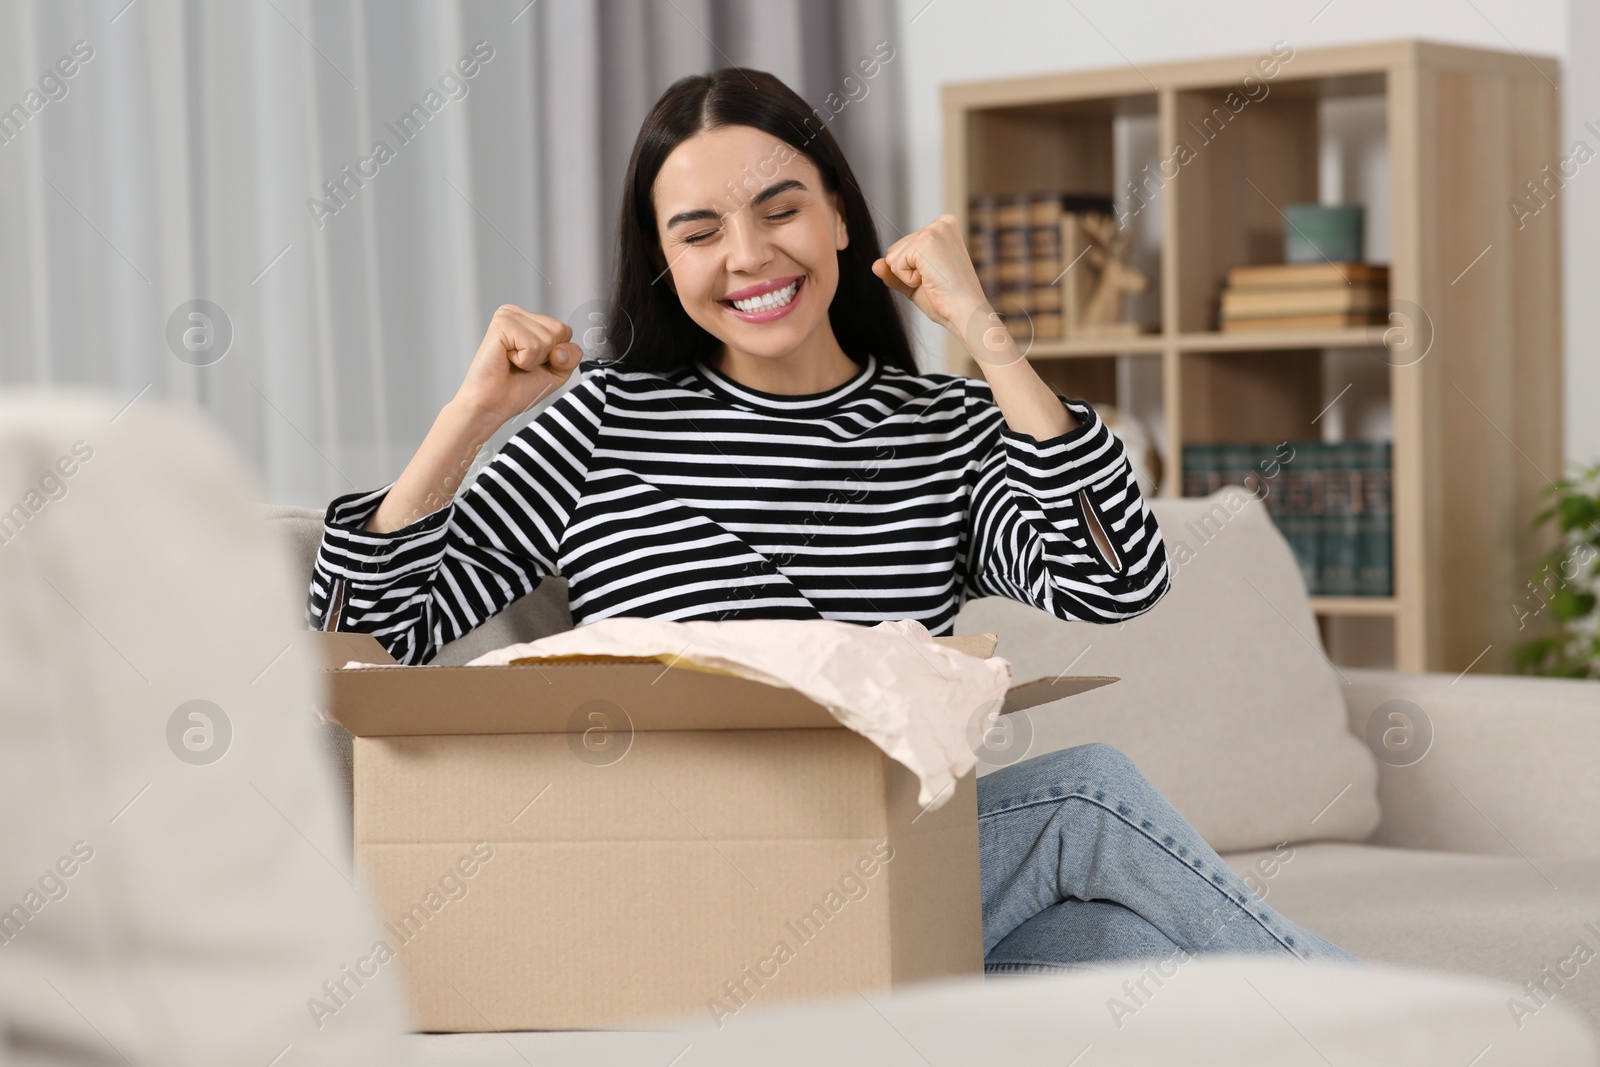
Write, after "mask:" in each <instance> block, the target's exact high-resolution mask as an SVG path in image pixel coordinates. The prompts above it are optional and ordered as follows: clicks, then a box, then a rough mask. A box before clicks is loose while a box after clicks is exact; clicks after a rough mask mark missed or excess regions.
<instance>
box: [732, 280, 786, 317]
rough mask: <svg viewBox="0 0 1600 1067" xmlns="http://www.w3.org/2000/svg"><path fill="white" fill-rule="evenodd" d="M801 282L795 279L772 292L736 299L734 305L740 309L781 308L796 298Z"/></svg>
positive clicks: (764, 309)
mask: <svg viewBox="0 0 1600 1067" xmlns="http://www.w3.org/2000/svg"><path fill="white" fill-rule="evenodd" d="M799 288H800V282H799V280H798V279H797V280H795V281H792V282H790V283H789V284H788V285H786V286H784V287H783V288H782V289H777V290H774V291H773V292H770V293H762V294H761V295H760V296H753V297H751V298H750V299H749V300H735V301H733V306H734V307H736V308H738V309H739V310H740V311H766V310H767V309H768V308H781V307H783V305H785V304H787V303H788V302H789V301H791V300H793V299H794V294H795V293H796V292H797V291H798V290H799Z"/></svg>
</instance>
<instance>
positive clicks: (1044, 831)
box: [978, 744, 1359, 974]
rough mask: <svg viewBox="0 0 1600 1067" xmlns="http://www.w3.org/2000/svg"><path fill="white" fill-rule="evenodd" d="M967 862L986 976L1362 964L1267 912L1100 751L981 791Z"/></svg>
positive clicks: (1032, 766) (1117, 756) (1029, 769)
mask: <svg viewBox="0 0 1600 1067" xmlns="http://www.w3.org/2000/svg"><path fill="white" fill-rule="evenodd" d="M978 856H979V867H980V871H981V875H982V881H983V952H984V969H985V970H986V971H987V972H988V973H990V974H1003V973H1029V972H1049V971H1058V970H1065V969H1071V968H1072V967H1074V966H1076V965H1081V964H1087V963H1092V962H1095V961H1104V960H1133V959H1153V958H1162V957H1172V956H1174V955H1176V954H1179V953H1190V954H1198V953H1202V952H1257V953H1280V952H1282V953H1288V954H1289V955H1292V956H1296V957H1298V958H1300V959H1302V960H1319V961H1320V960H1335V961H1339V962H1342V963H1357V962H1359V961H1358V960H1356V958H1355V957H1354V956H1351V955H1350V954H1349V953H1348V952H1345V951H1344V950H1343V949H1341V948H1339V947H1338V946H1337V945H1334V944H1332V943H1331V942H1329V941H1325V940H1323V939H1322V938H1320V937H1318V936H1317V935H1316V934H1313V933H1311V932H1310V931H1309V930H1305V929H1303V928H1301V927H1299V926H1296V925H1295V924H1293V923H1291V922H1289V921H1288V920H1287V919H1285V918H1283V917H1282V916H1281V915H1279V914H1277V913H1276V912H1274V911H1273V910H1272V909H1271V908H1269V907H1267V906H1266V904H1265V903H1263V902H1262V900H1261V898H1260V897H1258V896H1256V894H1255V893H1254V892H1253V891H1252V890H1251V889H1250V888H1249V887H1248V886H1246V885H1245V883H1244V881H1243V880H1242V879H1240V878H1239V877H1238V876H1237V875H1236V874H1234V873H1233V871H1232V870H1231V869H1230V868H1229V867H1228V865H1227V864H1225V863H1223V862H1222V859H1221V858H1220V857H1219V856H1218V855H1217V854H1216V853H1215V852H1213V851H1212V850H1211V847H1210V846H1209V845H1207V844H1206V843H1205V841H1204V840H1202V839H1201V837H1200V835H1199V834H1197V833H1195V831H1194V830H1193V829H1192V828H1191V827H1190V826H1189V824H1188V823H1187V822H1185V821H1184V819H1183V817H1182V816H1181V815H1179V814H1178V813H1177V811H1176V810H1175V809H1174V808H1173V807H1172V805H1171V804H1169V803H1167V801H1166V798H1164V797H1163V796H1162V795H1161V794H1160V793H1159V792H1158V791H1157V790H1156V788H1155V786H1153V785H1151V784H1150V782H1149V780H1148V779H1146V778H1145V776H1144V775H1143V774H1142V773H1140V771H1139V769H1138V768H1137V767H1135V766H1134V765H1133V761H1132V760H1130V759H1128V757H1127V756H1125V755H1123V754H1122V753H1121V752H1120V751H1119V750H1118V749H1115V748H1113V747H1111V746H1110V745H1101V744H1093V745H1079V746H1077V747H1076V748H1068V749H1062V750H1061V751H1059V752H1050V753H1047V754H1045V755H1041V756H1035V757H1033V758H1032V759H1026V760H1023V761H1022V762H1020V763H1017V764H1015V765H1013V766H1010V767H1006V768H1003V769H1002V770H998V771H994V772H993V773H991V774H988V775H985V776H984V777H982V778H980V779H978Z"/></svg>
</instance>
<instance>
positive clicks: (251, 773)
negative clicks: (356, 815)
mask: <svg viewBox="0 0 1600 1067" xmlns="http://www.w3.org/2000/svg"><path fill="white" fill-rule="evenodd" d="M119 406H120V404H119V403H117V402H110V401H102V400H99V399H90V398H87V397H82V396H72V397H63V396H61V395H49V394H40V393H31V392H30V393H16V392H13V393H5V394H0V508H10V507H11V506H12V505H13V504H14V503H15V504H20V506H21V507H22V509H23V512H22V513H21V515H20V516H16V515H14V525H13V527H11V528H9V529H8V530H7V531H6V537H5V538H4V540H5V543H4V544H0V590H3V593H0V597H3V600H4V606H5V609H4V611H0V678H3V679H5V684H4V685H3V686H0V810H4V811H5V812H6V813H7V815H6V817H5V818H3V819H0V894H4V896H3V897H0V908H9V907H11V905H12V904H13V903H20V904H21V905H22V906H23V907H24V909H25V912H24V916H23V917H14V918H13V922H14V923H15V924H16V927H15V929H12V930H11V931H10V932H9V933H8V935H7V941H6V943H5V944H3V945H0V1030H3V1033H4V1040H3V1041H0V1059H3V1060H4V1061H5V1062H6V1063H8V1064H13V1063H14V1064H23V1063H27V1064H42V1063H52V1064H57V1063H61V1064H64V1063H74V1064H79V1063H81V1064H89V1063H107V1064H109V1063H127V1064H130V1065H138V1067H145V1065H152V1067H154V1065H159V1067H172V1065H175V1064H225V1063H239V1064H259V1065H261V1067H266V1065H267V1064H269V1063H279V1064H282V1065H283V1067H287V1065H288V1064H297V1065H299V1064H327V1065H330V1067H331V1065H335V1064H338V1065H351V1064H374V1065H377V1064H382V1065H385V1067H387V1065H390V1064H397V1063H405V1062H409V1059H408V1058H407V1053H406V1047H405V1045H404V1044H403V1043H402V1038H401V1032H402V1030H403V1029H404V1027H405V1025H406V1019H405V1015H404V1009H403V1003H402V999H401V993H400V989H399V984H398V981H397V975H396V974H395V967H396V963H393V962H391V963H389V964H388V965H387V966H375V965H374V964H373V963H368V964H366V965H365V969H366V970H368V971H375V973H369V974H367V975H366V976H365V977H364V978H362V977H360V976H359V975H358V977H356V978H354V979H352V978H350V977H348V974H349V972H347V971H346V970H345V968H347V967H348V968H351V969H353V970H355V971H358V972H359V971H361V970H362V969H363V965H362V963H361V961H362V960H363V959H364V958H366V959H370V956H371V953H372V949H373V946H374V944H375V943H376V942H377V941H378V940H379V938H380V937H382V936H385V935H383V932H382V929H381V927H380V924H379V922H378V920H377V918H376V915H375V911H374V909H373V907H372V903H371V898H370V897H369V895H368V893H367V891H366V889H365V887H364V886H363V885H362V884H361V883H360V882H359V880H356V881H354V882H353V881H352V878H353V875H352V872H351V871H350V869H349V863H348V860H346V859H345V858H344V852H345V850H346V841H345V840H344V835H345V833H346V831H345V827H344V825H343V819H342V818H341V816H340V814H339V811H338V802H337V801H336V799H335V784H334V775H333V770H332V768H331V766H330V765H329V763H328V760H327V756H326V753H325V751H324V748H323V746H322V745H321V744H320V743H319V741H318V738H317V736H316V733H315V721H314V716H313V713H312V702H313V695H314V689H313V680H312V679H313V675H312V673H311V664H310V662H309V661H308V658H307V656H306V655H305V654H304V652H305V649H304V646H303V643H302V642H300V641H298V640H292V639H293V638H294V637H295V632H296V630H297V629H299V628H300V627H301V626H302V625H303V624H302V621H301V614H300V610H301V608H300V604H299V603H297V602H295V600H294V599H293V597H292V596H291V594H290V588H291V585H292V584H293V583H292V582H291V579H290V574H289V562H288V558H287V554H286V553H285V552H284V550H283V548H282V546H281V545H280V544H279V542H278V541H277V540H276V539H275V538H274V537H273V535H272V533H271V531H269V530H268V529H267V527H266V526H265V525H264V524H262V523H261V522H260V521H259V519H258V518H257V514H256V511H255V510H254V508H253V507H252V501H251V497H252V495H254V494H255V493H256V491H257V489H256V486H255V485H254V483H253V481H252V479H251V478H250V477H249V475H248V473H247V472H246V470H245V469H244V466H243V464H242V463H241V462H239V461H238V459H237V458H236V456H235V455H234V454H233V451H232V449H231V447H230V446H229V445H228V444H227V442H225V441H224V440H223V438H222V436H221V435H220V434H218V433H216V432H213V431H212V430H211V429H210V428H209V427H206V426H204V425H202V424H201V423H200V422H199V421H198V420H197V419H196V418H195V417H194V416H193V415H190V414H187V413H184V412H180V411H177V410H174V409H164V408H163V407H162V406H161V405H159V404H158V403H157V402H156V401H154V400H152V399H149V398H146V399H144V400H141V401H140V402H139V403H138V404H137V405H135V406H134V407H132V408H131V409H129V410H128V411H127V412H126V413H125V414H122V415H121V416H120V417H119V418H117V420H116V421H115V422H113V421H112V418H113V416H115V415H117V409H118V407H119ZM67 461H70V462H67ZM69 468H70V469H71V471H72V473H71V474H70V475H64V474H62V473H61V472H62V471H63V470H66V469H69ZM196 700H203V701H208V702H210V703H211V704H212V705H214V706H215V708H216V709H220V714H218V713H216V711H215V710H211V711H206V712H204V713H205V714H206V718H205V719H204V720H201V719H191V718H190V717H189V714H188V713H187V712H185V713H182V714H180V715H178V717H177V721H176V724H174V714H175V713H176V712H178V711H179V709H180V706H182V705H186V704H188V703H189V702H191V701H196ZM191 710H192V709H191ZM185 732H189V736H188V739H187V742H186V741H185V738H184V734H185ZM212 756H216V757H217V758H215V759H212V758H211V757H212ZM86 854H87V858H86V860H85V855H86ZM63 857H67V858H68V859H69V860H71V861H72V862H70V863H68V864H66V865H65V866H70V867H71V868H72V874H71V876H70V877H64V878H58V879H56V880H52V881H50V882H49V883H46V882H45V878H46V876H47V875H49V874H50V872H51V871H52V869H56V870H64V869H65V866H64V867H61V868H57V867H56V865H57V864H58V862H60V861H61V859H62V858H63ZM79 860H84V861H83V862H78V861H79ZM58 882H59V884H60V885H61V886H64V887H65V890H66V891H65V894H64V895H61V894H60V890H59V889H58V888H57V883H58ZM37 886H45V888H44V889H43V893H42V895H41V894H35V898H29V897H27V896H25V894H27V893H28V891H29V890H30V888H33V887H37ZM51 896H55V897H56V898H57V899H50V897H51ZM30 899H39V900H42V901H43V902H42V903H40V904H39V906H38V907H37V908H34V907H33V905H32V904H30V903H29V900H30ZM330 982H332V983H339V984H341V985H342V986H343V991H342V993H339V994H330V993H329V991H328V987H327V986H325V985H324V983H330ZM314 999H315V1000H318V1001H320V1002H321V1003H322V1004H323V1005H324V1006H325V1007H326V1008H328V1009H329V1010H328V1011H327V1012H326V1013H325V1014H319V1013H317V1012H315V1011H314V1010H313V1007H312V1004H313V1000H314ZM280 1056H281V1057H282V1058H281V1060H280V1059H278V1057H280Z"/></svg>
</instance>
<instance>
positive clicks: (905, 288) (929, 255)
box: [872, 214, 988, 340]
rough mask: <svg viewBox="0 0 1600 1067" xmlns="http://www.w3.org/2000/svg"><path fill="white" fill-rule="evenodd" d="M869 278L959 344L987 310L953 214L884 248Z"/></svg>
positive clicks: (934, 221) (942, 216)
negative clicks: (899, 296) (902, 298)
mask: <svg viewBox="0 0 1600 1067" xmlns="http://www.w3.org/2000/svg"><path fill="white" fill-rule="evenodd" d="M872 273H874V274H876V275H877V276H878V277H879V278H881V279H883V282H884V284H885V285H887V286H889V288H891V289H893V290H895V291H896V292H898V293H901V294H903V295H904V296H906V297H908V298H909V299H910V300H911V302H912V303H913V304H915V305H916V306H917V308H918V309H919V310H921V312H922V313H923V314H924V315H926V316H928V318H930V319H932V320H933V321H934V322H936V323H938V324H939V325H940V326H943V327H944V328H945V329H947V330H950V331H951V332H952V333H955V334H956V335H957V336H958V337H962V339H963V340H965V338H964V337H963V336H962V335H963V331H964V330H965V329H966V327H967V325H968V324H969V323H970V322H971V321H973V320H974V319H975V318H977V317H979V316H980V314H981V312H982V311H984V310H985V309H986V308H987V306H988V301H987V300H986V299H985V298H984V295H983V286H982V285H981V284H980V283H979V281H978V272H977V271H976V270H974V269H973V266H972V257H971V256H970V255H968V253H967V246H966V243H965V242H964V241H962V239H961V228H960V225H959V224H958V223H957V221H956V217H955V216H954V215H950V214H944V215H940V216H939V217H938V218H936V219H934V220H933V221H932V222H930V223H928V225H926V226H924V227H923V228H922V229H920V230H917V231H915V232H913V233H909V234H907V235H906V236H904V237H902V238H900V240H898V241H896V242H895V243H894V244H892V245H890V246H889V247H888V248H886V249H884V253H883V257H882V258H881V259H878V260H876V261H875V262H874V263H873V264H872Z"/></svg>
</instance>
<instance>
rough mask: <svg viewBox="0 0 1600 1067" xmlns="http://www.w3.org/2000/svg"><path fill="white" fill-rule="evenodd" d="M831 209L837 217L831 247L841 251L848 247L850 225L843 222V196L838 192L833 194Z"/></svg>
mask: <svg viewBox="0 0 1600 1067" xmlns="http://www.w3.org/2000/svg"><path fill="white" fill-rule="evenodd" d="M833 211H834V214H835V215H836V216H837V217H838V224H837V225H836V226H835V227H834V231H833V247H834V248H835V249H836V250H838V251H843V250H844V249H846V248H849V247H850V227H848V226H846V225H845V223H844V197H842V196H840V195H839V194H838V193H834V194H833Z"/></svg>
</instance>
